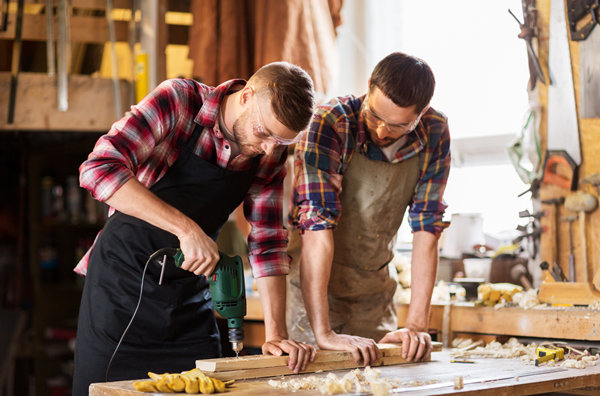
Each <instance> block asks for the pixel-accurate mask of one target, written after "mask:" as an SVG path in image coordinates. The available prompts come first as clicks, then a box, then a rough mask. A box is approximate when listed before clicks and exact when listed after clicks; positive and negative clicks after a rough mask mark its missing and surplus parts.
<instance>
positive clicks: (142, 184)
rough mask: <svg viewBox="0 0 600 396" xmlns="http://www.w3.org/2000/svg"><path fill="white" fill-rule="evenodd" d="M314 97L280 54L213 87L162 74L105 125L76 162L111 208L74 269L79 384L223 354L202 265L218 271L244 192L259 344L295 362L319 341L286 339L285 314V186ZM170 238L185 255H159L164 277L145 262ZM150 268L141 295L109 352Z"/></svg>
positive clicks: (78, 390) (80, 389)
mask: <svg viewBox="0 0 600 396" xmlns="http://www.w3.org/2000/svg"><path fill="white" fill-rule="evenodd" d="M313 106H314V92H313V84H312V80H311V78H310V77H309V76H308V74H306V72H305V71H303V70H302V69H301V68H299V67H297V66H295V65H292V64H289V63H286V62H276V63H271V64H268V65H266V66H264V67H262V68H261V69H260V70H258V71H257V72H256V73H255V74H254V75H253V76H252V77H251V78H250V79H249V80H248V82H246V81H244V80H230V81H227V82H225V83H223V84H221V85H219V86H218V87H216V88H213V87H208V86H206V85H203V84H200V83H198V82H196V81H194V80H187V79H174V80H168V81H165V82H163V83H162V84H160V85H159V86H158V87H157V88H156V89H154V90H153V91H152V92H151V93H150V94H149V95H148V96H147V97H145V98H144V99H143V100H142V101H141V102H140V103H139V104H138V105H136V106H132V108H131V111H130V112H128V113H127V114H126V115H125V116H124V117H123V118H122V119H120V120H119V121H117V122H116V123H115V124H113V126H112V128H111V130H110V131H109V132H108V133H107V134H106V135H104V136H102V137H100V139H99V140H98V142H97V143H96V146H95V147H94V150H93V151H92V153H91V154H90V155H89V157H88V159H87V160H86V161H85V162H84V163H83V164H82V165H81V167H80V183H81V186H82V187H84V188H85V189H87V190H88V191H89V192H90V193H91V194H92V196H93V197H94V198H96V199H97V200H99V201H102V202H106V203H107V204H108V205H110V206H111V208H113V209H111V211H114V214H111V215H110V217H109V219H108V221H107V223H106V224H105V226H104V228H103V230H102V231H101V233H100V234H99V235H98V237H97V238H96V241H95V242H94V245H93V246H92V248H91V249H90V251H88V253H86V255H85V257H84V258H83V259H82V260H81V262H80V263H79V264H78V266H77V268H76V270H75V271H76V272H78V273H80V274H82V275H86V277H87V278H86V282H85V287H84V290H83V297H82V301H81V308H80V314H79V323H78V330H77V344H76V348H75V374H74V387H73V394H74V395H84V394H87V393H88V387H89V385H90V383H93V382H101V381H105V375H106V376H107V378H106V380H110V381H114V380H123V379H134V378H143V377H145V376H146V373H147V372H148V371H153V372H158V373H162V372H178V371H183V370H189V369H192V368H193V367H194V366H195V360H196V359H202V358H213V357H219V356H220V354H221V350H220V342H219V333H218V330H217V327H216V323H215V318H214V313H213V306H212V301H211V296H210V290H209V288H208V282H207V280H206V278H205V277H199V276H198V275H205V276H208V275H210V274H211V273H212V272H213V270H214V268H215V265H216V263H217V261H218V259H219V252H218V250H217V245H216V243H215V240H216V238H217V236H218V234H219V230H220V229H221V226H222V225H223V224H224V223H225V222H226V221H227V219H228V217H229V214H230V213H231V212H232V211H233V210H234V209H235V208H236V207H237V206H238V205H239V204H240V203H242V202H243V204H244V211H245V215H246V217H247V219H248V221H249V223H250V224H251V225H252V231H251V233H250V235H249V238H248V245H249V250H250V253H249V260H250V264H251V266H252V268H253V272H254V276H255V278H257V284H258V289H259V291H260V297H261V302H262V305H263V310H264V314H265V331H266V342H265V344H264V345H263V347H262V349H263V353H265V354H275V355H281V354H283V353H287V354H289V355H290V359H289V367H290V369H292V370H294V371H296V372H297V371H299V370H300V369H303V368H305V366H306V364H307V363H308V362H309V361H311V360H312V359H314V356H315V350H314V348H313V347H312V346H310V345H305V344H302V343H297V342H295V341H293V340H290V339H288V335H287V331H286V328H285V288H286V284H285V275H286V274H287V272H288V270H289V258H288V256H287V254H286V248H287V231H286V230H285V228H284V227H283V219H282V199H281V196H282V188H283V187H282V182H283V179H284V176H285V168H284V163H285V159H286V156H287V147H286V145H289V144H291V143H294V142H295V141H296V140H297V138H298V136H299V133H300V132H301V131H302V130H304V129H305V128H306V127H307V126H308V124H309V122H310V119H311V116H312V111H313ZM165 247H180V248H181V250H182V252H183V254H184V257H185V261H184V262H183V265H182V266H181V268H176V267H174V265H172V261H171V263H170V264H171V265H169V263H168V264H167V265H165V268H164V274H163V275H164V277H163V278H162V282H160V283H159V278H160V277H161V266H160V265H155V264H153V263H152V262H151V263H150V265H148V267H147V272H145V271H144V267H145V263H146V262H147V260H148V259H149V256H151V255H152V253H153V252H155V251H157V250H159V249H161V248H165ZM144 274H145V276H144ZM142 277H143V279H144V288H143V299H142V300H141V304H140V305H139V309H137V313H136V316H135V320H134V321H133V322H132V324H131V327H129V328H128V331H127V334H126V337H124V339H123V340H122V343H121V344H120V346H119V349H118V353H117V354H116V355H114V359H113V360H112V361H111V356H112V354H113V351H114V350H115V347H116V346H117V342H118V340H119V339H120V337H121V335H122V334H123V332H124V331H125V328H126V326H127V324H128V321H129V320H130V318H131V317H132V314H133V313H134V309H135V308H136V304H137V301H138V296H139V293H140V280H141V279H142ZM109 362H111V363H110V364H109ZM109 365H110V372H108V370H107V367H108V366H109Z"/></svg>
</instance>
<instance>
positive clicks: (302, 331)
mask: <svg viewBox="0 0 600 396" xmlns="http://www.w3.org/2000/svg"><path fill="white" fill-rule="evenodd" d="M418 179H419V155H416V156H414V157H412V158H410V159H408V160H406V161H403V162H400V163H397V164H392V163H389V162H383V161H374V160H370V159H368V158H367V157H366V156H364V155H362V154H359V153H357V152H354V154H353V155H352V159H351V161H350V164H349V165H348V168H347V170H346V172H345V173H344V177H343V180H342V194H341V196H340V199H341V204H342V215H341V217H340V220H339V223H338V226H337V228H335V229H334V231H333V237H334V243H335V246H334V255H333V265H332V269H331V278H330V280H329V288H328V300H329V318H330V323H331V328H332V329H333V330H334V331H335V332H336V333H343V334H352V335H358V336H362V337H368V338H373V339H375V340H376V341H378V340H379V339H380V338H381V337H383V336H384V335H385V334H386V333H387V332H389V331H391V330H395V329H396V328H397V321H396V312H395V308H394V304H393V297H394V292H395V291H396V286H397V283H398V282H397V274H396V269H395V268H394V267H393V266H392V265H388V264H389V262H390V261H391V259H392V258H393V255H394V254H393V244H394V237H395V235H396V233H397V231H398V228H400V224H401V223H402V218H403V217H404V213H405V211H406V208H407V206H408V205H409V204H410V202H411V200H412V198H413V196H414V192H415V187H416V185H417V182H418ZM301 249H302V241H301V237H300V234H299V233H298V231H294V232H293V233H292V234H291V237H290V244H289V248H288V254H289V255H290V256H291V257H292V264H291V268H290V274H289V275H288V288H287V290H288V292H287V313H286V318H287V328H288V332H289V336H290V337H291V338H292V339H295V340H297V341H302V342H307V343H312V344H316V342H315V338H314V334H313V332H312V330H311V328H310V323H309V320H308V317H307V315H306V309H305V307H304V301H303V298H302V291H301V288H300V271H299V269H300V265H301V262H300V261H301V260H300V252H301Z"/></svg>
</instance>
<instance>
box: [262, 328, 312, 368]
mask: <svg viewBox="0 0 600 396" xmlns="http://www.w3.org/2000/svg"><path fill="white" fill-rule="evenodd" d="M262 352H263V355H275V356H281V355H283V354H284V353H287V354H288V355H290V359H289V361H288V367H289V369H290V370H292V371H293V372H295V373H298V372H300V371H304V370H305V369H306V365H307V364H308V363H309V362H312V361H314V360H315V356H316V355H317V351H316V350H315V347H313V346H312V345H310V344H304V343H302V342H296V341H294V340H288V339H284V338H281V337H278V338H273V339H270V340H268V341H267V342H265V343H264V344H263V346H262Z"/></svg>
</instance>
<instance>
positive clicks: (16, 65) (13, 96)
mask: <svg viewBox="0 0 600 396" xmlns="http://www.w3.org/2000/svg"><path fill="white" fill-rule="evenodd" d="M24 3H25V0H19V1H18V2H17V20H16V25H15V40H14V42H13V51H12V63H11V66H10V93H9V96H8V117H7V120H6V123H7V124H12V123H14V122H15V105H16V102H17V83H18V80H19V70H20V69H21V49H22V46H23V8H24V7H25V5H24Z"/></svg>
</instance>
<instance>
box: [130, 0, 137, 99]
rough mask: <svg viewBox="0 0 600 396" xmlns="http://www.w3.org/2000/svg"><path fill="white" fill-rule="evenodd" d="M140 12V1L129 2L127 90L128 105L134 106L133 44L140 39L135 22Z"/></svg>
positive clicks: (134, 62) (134, 72) (135, 73)
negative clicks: (129, 70)
mask: <svg viewBox="0 0 600 396" xmlns="http://www.w3.org/2000/svg"><path fill="white" fill-rule="evenodd" d="M139 10H140V0H132V1H131V17H130V18H129V24H128V25H127V29H128V30H129V39H128V42H129V51H130V53H131V67H132V68H131V89H130V90H129V105H134V104H136V95H135V91H136V90H135V84H136V83H135V80H136V77H135V76H136V75H137V62H136V52H135V44H136V43H137V42H138V40H139V38H140V34H139V26H140V24H139V23H138V22H137V19H136V18H137V14H138V11H139Z"/></svg>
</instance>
